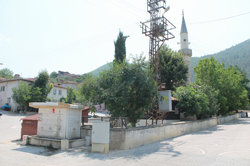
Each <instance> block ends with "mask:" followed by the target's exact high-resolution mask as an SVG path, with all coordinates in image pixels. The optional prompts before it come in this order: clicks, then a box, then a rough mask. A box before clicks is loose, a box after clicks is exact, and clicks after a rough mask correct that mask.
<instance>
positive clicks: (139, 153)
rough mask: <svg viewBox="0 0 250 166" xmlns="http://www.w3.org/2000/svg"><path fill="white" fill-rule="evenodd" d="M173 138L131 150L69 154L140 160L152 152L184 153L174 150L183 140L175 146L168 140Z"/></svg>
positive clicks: (73, 153)
mask: <svg viewBox="0 0 250 166" xmlns="http://www.w3.org/2000/svg"><path fill="white" fill-rule="evenodd" d="M172 140H173V139H168V140H165V141H161V142H157V143H154V145H153V146H152V144H148V145H144V146H141V147H137V148H133V149H129V150H116V151H110V152H109V154H101V153H92V152H90V150H88V151H85V152H79V151H78V152H76V151H72V152H67V155H70V156H75V157H76V156H82V155H83V153H84V157H85V158H89V159H91V160H92V159H94V160H102V161H105V160H113V159H119V158H123V159H124V158H125V159H127V160H129V159H130V160H139V159H141V158H143V157H147V156H148V155H150V154H157V155H164V156H168V155H169V156H172V157H179V156H180V155H182V153H181V152H179V151H176V150H174V147H176V146H179V145H182V143H181V142H177V143H176V144H175V145H174V146H172V145H170V144H169V143H168V142H169V141H172Z"/></svg>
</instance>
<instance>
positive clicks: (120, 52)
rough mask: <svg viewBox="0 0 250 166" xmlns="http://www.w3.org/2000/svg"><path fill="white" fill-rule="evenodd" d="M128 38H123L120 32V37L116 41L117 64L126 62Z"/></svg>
mask: <svg viewBox="0 0 250 166" xmlns="http://www.w3.org/2000/svg"><path fill="white" fill-rule="evenodd" d="M127 37H128V36H123V32H121V31H119V35H118V37H117V39H116V41H114V45H115V60H114V61H116V62H117V63H123V62H124V61H125V60H126V44H125V43H126V39H127Z"/></svg>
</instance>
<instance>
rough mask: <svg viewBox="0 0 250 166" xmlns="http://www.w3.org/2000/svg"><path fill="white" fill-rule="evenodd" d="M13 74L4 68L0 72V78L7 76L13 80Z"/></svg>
mask: <svg viewBox="0 0 250 166" xmlns="http://www.w3.org/2000/svg"><path fill="white" fill-rule="evenodd" d="M13 75H14V73H13V71H11V70H10V69H8V68H4V69H1V70H0V77H1V78H6V77H7V76H8V79H13V78H14V76H13Z"/></svg>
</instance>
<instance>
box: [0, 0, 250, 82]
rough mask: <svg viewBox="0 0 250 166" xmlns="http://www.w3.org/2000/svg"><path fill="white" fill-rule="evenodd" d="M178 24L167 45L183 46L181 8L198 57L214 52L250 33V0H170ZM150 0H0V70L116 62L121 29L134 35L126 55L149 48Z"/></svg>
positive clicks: (31, 72) (25, 71)
mask: <svg viewBox="0 0 250 166" xmlns="http://www.w3.org/2000/svg"><path fill="white" fill-rule="evenodd" d="M166 5H167V6H170V10H169V11H168V12H167V13H166V14H165V17H166V18H167V19H168V20H169V21H170V22H171V23H173V24H174V25H175V26H176V29H174V30H172V31H171V33H173V34H174V36H175V38H174V39H171V40H169V41H166V42H165V44H167V45H169V47H170V48H171V49H173V50H176V51H178V50H179V49H180V45H178V44H177V42H179V40H180V28H181V20H182V10H184V16H185V21H186V25H187V30H188V35H189V42H190V43H191V44H190V45H189V47H190V49H192V51H193V57H200V56H204V55H208V54H214V53H217V52H219V51H222V50H225V49H227V48H230V47H231V46H234V45H236V44H239V43H241V42H243V41H245V40H247V39H249V38H250V21H249V20H250V1H249V0H237V1H235V0H188V1H187V0H166ZM149 18H150V15H149V13H148V12H147V0H96V1H93V0H22V1H20V0H0V64H1V63H3V65H0V69H3V68H9V69H10V70H12V71H13V72H14V73H15V74H20V75H21V76H22V77H24V78H30V77H36V76H37V75H38V72H39V71H41V70H45V69H46V70H47V71H48V72H49V73H51V72H53V71H56V72H57V71H59V70H61V71H68V72H70V73H71V74H84V73H88V72H90V71H93V70H95V69H96V68H98V67H100V66H102V65H104V64H106V63H108V62H112V61H113V59H114V40H116V39H117V35H118V33H119V30H121V31H122V32H123V33H124V35H129V37H128V38H127V40H126V48H127V58H129V57H131V56H132V55H139V54H141V53H144V56H145V57H146V58H147V59H148V50H149V48H148V47H149V38H148V37H147V36H145V35H143V34H142V30H141V28H140V22H145V21H146V20H149Z"/></svg>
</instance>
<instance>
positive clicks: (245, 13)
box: [188, 12, 250, 24]
mask: <svg viewBox="0 0 250 166" xmlns="http://www.w3.org/2000/svg"><path fill="white" fill-rule="evenodd" d="M246 14H250V12H246V13H242V14H238V15H234V16H230V17H226V18H221V19H217V20H211V21H203V22H193V23H188V24H204V23H210V22H216V21H222V20H227V19H230V18H234V17H239V16H242V15H246Z"/></svg>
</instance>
